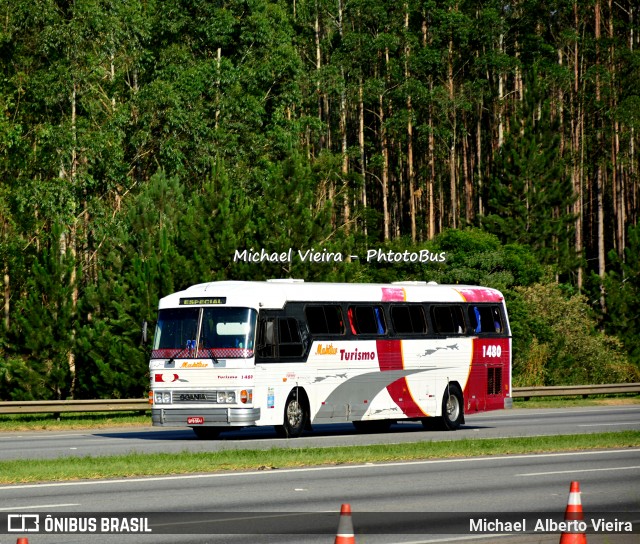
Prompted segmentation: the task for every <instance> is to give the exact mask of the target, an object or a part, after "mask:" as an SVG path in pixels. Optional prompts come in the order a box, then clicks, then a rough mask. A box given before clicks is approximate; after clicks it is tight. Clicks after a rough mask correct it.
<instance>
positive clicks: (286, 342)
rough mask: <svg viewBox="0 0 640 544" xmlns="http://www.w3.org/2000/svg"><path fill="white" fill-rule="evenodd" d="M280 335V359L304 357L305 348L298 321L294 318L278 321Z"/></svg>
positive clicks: (282, 318)
mask: <svg viewBox="0 0 640 544" xmlns="http://www.w3.org/2000/svg"><path fill="white" fill-rule="evenodd" d="M278 335H279V341H278V348H279V349H278V351H279V353H280V357H302V355H303V353H304V347H303V344H302V338H301V337H300V329H299V328H298V320H297V319H295V318H294V317H281V318H280V319H278Z"/></svg>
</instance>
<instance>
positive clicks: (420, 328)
mask: <svg viewBox="0 0 640 544" xmlns="http://www.w3.org/2000/svg"><path fill="white" fill-rule="evenodd" d="M391 323H392V324H393V330H394V331H395V332H396V334H420V333H425V332H427V320H426V318H425V316H424V309H423V308H422V306H421V305H417V304H394V305H393V306H391Z"/></svg>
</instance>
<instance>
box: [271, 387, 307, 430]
mask: <svg viewBox="0 0 640 544" xmlns="http://www.w3.org/2000/svg"><path fill="white" fill-rule="evenodd" d="M308 419H309V411H308V410H307V407H306V405H305V403H304V401H303V400H302V398H301V395H300V394H299V393H298V392H297V391H292V392H291V394H290V395H289V397H288V398H287V402H286V403H285V405H284V423H283V425H279V426H277V427H276V432H277V433H278V435H279V436H282V437H283V438H297V437H298V436H300V435H301V434H302V432H303V431H304V428H305V426H306V425H307V420H308Z"/></svg>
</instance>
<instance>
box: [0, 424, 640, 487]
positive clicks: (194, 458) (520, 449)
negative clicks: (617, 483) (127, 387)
mask: <svg viewBox="0 0 640 544" xmlns="http://www.w3.org/2000/svg"><path fill="white" fill-rule="evenodd" d="M638 446H640V431H623V432H616V433H597V434H588V435H560V436H539V437H523V438H504V439H464V440H452V441H447V442H417V443H412V444H388V445H375V446H350V447H334V448H317V449H311V448H309V449H306V448H296V449H275V448H274V449H271V450H266V451H264V450H226V451H219V452H197V453H193V452H183V453H180V454H173V453H171V454H163V453H159V454H146V455H145V454H138V453H135V454H129V455H121V456H115V457H80V458H77V457H74V458H61V459H44V460H32V459H30V460H28V461H26V462H25V460H16V461H0V483H2V484H15V483H33V482H42V481H63V480H84V479H104V478H127V477H136V476H158V475H175V474H193V473H210V472H220V471H238V470H261V469H262V470H272V469H279V468H291V467H303V466H320V465H342V464H357V463H367V462H375V463H380V462H389V461H400V460H403V461H407V460H423V459H443V458H455V457H478V456H487V455H508V454H524V453H543V452H562V451H579V450H593V449H606V448H626V447H638Z"/></svg>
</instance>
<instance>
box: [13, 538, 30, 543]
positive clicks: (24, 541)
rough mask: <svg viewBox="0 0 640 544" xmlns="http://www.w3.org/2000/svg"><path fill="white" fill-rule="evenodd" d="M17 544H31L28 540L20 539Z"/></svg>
mask: <svg viewBox="0 0 640 544" xmlns="http://www.w3.org/2000/svg"><path fill="white" fill-rule="evenodd" d="M16 544H29V539H28V538H19V539H18V541H17V542H16Z"/></svg>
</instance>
